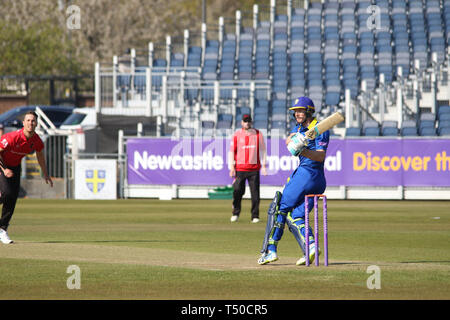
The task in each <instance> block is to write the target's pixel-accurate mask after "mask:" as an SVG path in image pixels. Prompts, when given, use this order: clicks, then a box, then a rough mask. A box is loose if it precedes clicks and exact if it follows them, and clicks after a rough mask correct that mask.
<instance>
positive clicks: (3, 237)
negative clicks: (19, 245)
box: [0, 228, 14, 244]
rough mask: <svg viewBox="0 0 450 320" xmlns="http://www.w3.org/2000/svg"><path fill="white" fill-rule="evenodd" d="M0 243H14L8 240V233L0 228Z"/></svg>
mask: <svg viewBox="0 0 450 320" xmlns="http://www.w3.org/2000/svg"><path fill="white" fill-rule="evenodd" d="M0 241H1V242H2V243H4V244H10V243H13V242H14V241H12V240H11V239H10V238H9V236H8V232H6V231H5V230H3V229H1V228H0Z"/></svg>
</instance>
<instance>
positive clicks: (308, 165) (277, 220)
mask: <svg viewBox="0 0 450 320" xmlns="http://www.w3.org/2000/svg"><path fill="white" fill-rule="evenodd" d="M289 110H293V111H294V118H295V120H296V121H297V125H296V126H295V127H294V128H293V129H292V131H291V133H290V135H289V136H288V138H287V139H286V145H287V148H288V150H289V151H290V152H291V154H292V155H293V156H298V157H299V158H300V164H299V166H298V167H297V169H295V170H294V172H293V173H292V174H291V175H290V177H289V178H288V181H287V183H286V185H285V186H284V190H283V193H281V192H277V193H276V195H275V198H274V199H273V201H272V203H271V205H270V207H269V210H268V219H267V226H266V232H265V235H264V241H263V248H262V250H261V253H262V255H261V257H260V258H259V260H258V264H261V265H264V264H268V263H270V262H274V261H276V260H278V255H277V245H278V241H280V240H281V237H282V236H283V231H284V226H285V224H286V222H287V224H288V227H289V230H290V231H291V232H292V234H293V235H294V237H295V239H296V240H297V242H298V244H299V245H300V248H301V249H302V251H303V255H302V256H301V257H300V259H299V260H298V261H297V263H296V264H297V265H303V264H305V262H306V259H305V246H306V245H309V259H310V261H311V262H312V261H313V260H314V255H315V250H316V248H315V244H314V235H313V232H312V229H311V228H310V231H309V240H308V241H305V220H304V219H305V203H304V202H305V195H307V194H322V193H323V192H324V191H325V188H326V181H325V174H324V160H325V155H326V151H327V147H328V142H329V137H330V133H329V131H328V130H326V131H324V132H322V133H320V132H319V131H317V128H318V126H317V124H318V123H317V119H316V118H314V116H313V114H314V111H315V108H314V103H313V101H312V100H311V99H310V98H308V97H300V98H298V99H296V100H295V102H294V104H293V106H292V107H291V108H290V109H289ZM324 122H325V120H324ZM311 129H312V130H311ZM314 130H315V132H314ZM311 132H312V133H313V135H311V134H310V133H311ZM305 134H306V137H309V138H311V137H313V139H311V140H309V139H307V138H306V137H305ZM309 201H310V202H309V203H308V208H311V209H312V208H313V204H314V199H313V198H310V199H309ZM311 209H310V210H311ZM319 253H320V252H319Z"/></svg>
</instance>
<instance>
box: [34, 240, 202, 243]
mask: <svg viewBox="0 0 450 320" xmlns="http://www.w3.org/2000/svg"><path fill="white" fill-rule="evenodd" d="M155 242H159V243H167V242H170V243H172V242H205V241H193V240H51V241H38V242H35V243H155Z"/></svg>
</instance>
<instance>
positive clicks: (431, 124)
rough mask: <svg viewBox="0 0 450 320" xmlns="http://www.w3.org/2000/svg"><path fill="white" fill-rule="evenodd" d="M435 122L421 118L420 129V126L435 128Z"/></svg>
mask: <svg viewBox="0 0 450 320" xmlns="http://www.w3.org/2000/svg"><path fill="white" fill-rule="evenodd" d="M434 127H435V123H434V120H421V121H420V122H419V129H420V128H434Z"/></svg>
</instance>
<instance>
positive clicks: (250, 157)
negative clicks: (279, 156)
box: [229, 114, 267, 223]
mask: <svg viewBox="0 0 450 320" xmlns="http://www.w3.org/2000/svg"><path fill="white" fill-rule="evenodd" d="M241 126H242V129H240V130H237V131H236V132H235V133H234V135H233V137H232V138H231V144H230V152H229V162H230V163H229V164H230V177H236V178H235V180H234V183H233V188H234V192H233V211H232V216H231V222H236V221H237V220H238V219H239V215H240V213H241V200H242V196H243V195H244V193H245V181H246V180H247V181H248V185H249V187H250V195H251V198H252V209H251V214H252V220H251V222H252V223H258V222H259V200H260V196H259V186H260V176H259V170H260V169H262V173H263V175H266V174H267V171H266V145H265V144H264V137H263V135H262V133H261V132H260V131H259V130H256V129H254V128H252V117H251V116H250V115H249V114H244V115H243V116H242V121H241ZM260 158H262V159H260ZM261 160H262V161H261Z"/></svg>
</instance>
